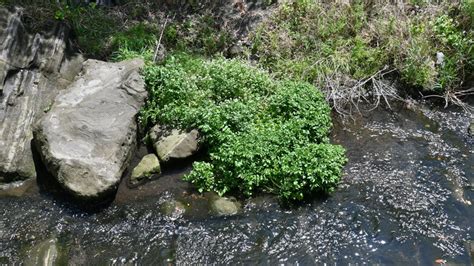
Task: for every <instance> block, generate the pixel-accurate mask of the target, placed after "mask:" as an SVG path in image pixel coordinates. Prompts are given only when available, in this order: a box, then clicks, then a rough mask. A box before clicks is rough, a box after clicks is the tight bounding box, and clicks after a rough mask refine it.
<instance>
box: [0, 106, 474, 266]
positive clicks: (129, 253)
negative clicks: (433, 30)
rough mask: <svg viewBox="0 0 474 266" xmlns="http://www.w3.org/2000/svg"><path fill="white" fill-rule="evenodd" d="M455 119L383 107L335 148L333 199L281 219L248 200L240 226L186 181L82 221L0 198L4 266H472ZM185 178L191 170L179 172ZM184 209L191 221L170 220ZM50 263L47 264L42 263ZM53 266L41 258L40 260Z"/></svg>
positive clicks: (463, 136)
mask: <svg viewBox="0 0 474 266" xmlns="http://www.w3.org/2000/svg"><path fill="white" fill-rule="evenodd" d="M469 121H470V118H469V117H468V116H467V115H466V114H465V113H463V112H461V111H459V110H438V109H430V108H428V107H423V106H422V107H419V108H417V109H416V110H408V109H405V108H403V107H398V108H394V110H392V111H387V110H385V109H383V108H380V109H378V110H376V111H374V112H371V113H368V114H364V115H360V116H358V117H356V119H355V121H348V122H346V123H345V124H343V123H341V122H340V121H336V122H335V128H334V131H333V136H332V137H333V140H334V142H336V143H340V144H342V145H344V146H345V147H346V149H347V155H348V157H349V163H348V164H347V165H346V168H345V173H344V176H343V179H342V181H341V183H340V186H339V187H338V189H337V190H336V192H335V193H333V194H332V195H331V196H330V197H327V198H324V199H317V200H314V201H312V202H308V203H305V204H302V205H300V206H296V207H291V208H283V207H281V206H280V205H279V204H278V202H277V200H276V199H275V198H274V197H271V196H259V197H256V198H253V199H250V200H242V202H241V203H242V205H243V208H242V210H241V211H240V212H239V213H238V214H237V215H234V216H224V217H222V216H217V215H214V214H212V213H210V212H209V209H208V199H209V196H208V195H203V196H201V195H199V194H196V193H193V190H192V188H191V187H190V186H189V185H188V184H186V183H185V182H182V181H180V179H179V176H180V175H182V171H178V172H173V171H168V172H167V173H166V174H165V175H164V176H163V177H161V178H159V179H157V180H155V181H152V182H149V183H147V184H145V185H143V186H141V187H138V188H135V189H128V188H127V187H126V186H125V185H124V184H122V185H121V187H120V188H119V191H118V194H117V197H116V198H115V200H114V202H112V204H111V205H110V206H108V207H106V208H104V209H101V210H100V211H97V212H92V213H91V212H85V211H81V210H80V209H78V208H76V207H74V206H71V205H69V204H67V203H66V202H65V201H61V200H59V199H57V197H53V196H51V195H49V194H48V193H45V192H43V191H42V190H41V189H39V188H38V186H37V185H36V184H32V185H30V187H29V188H28V190H27V191H26V192H25V193H24V195H23V196H21V197H15V196H1V197H0V264H2V263H5V264H11V263H15V262H32V261H33V263H34V262H37V260H36V261H35V259H37V258H35V256H39V257H41V259H42V260H44V261H47V260H48V259H50V258H51V257H54V258H55V259H56V261H57V262H60V263H66V262H69V263H75V264H101V265H102V264H114V265H119V264H136V263H137V264H153V265H155V264H175V263H176V264H189V263H216V262H219V263H232V264H236V263H239V264H256V263H259V264H273V263H277V262H280V263H291V264H295V263H299V264H314V263H316V264H317V263H322V262H326V263H331V264H333V263H339V264H347V263H357V264H365V263H367V264H374V263H381V264H408V265H412V264H428V265H433V264H435V261H436V260H439V259H443V260H446V261H447V263H448V264H460V265H470V264H473V257H472V256H473V255H474V254H473V252H474V251H473V246H474V243H473V242H471V239H472V236H473V233H474V232H473V228H472V226H473V225H474V222H473V221H474V210H473V205H471V202H472V203H474V190H473V186H474V169H473V168H474V151H473V149H472V148H473V143H474V142H473V140H472V139H471V138H470V137H469V136H468V134H467V125H468V123H469ZM186 170H189V167H188V168H185V169H184V171H186ZM173 200H178V201H180V202H182V203H183V205H184V206H185V208H186V211H185V212H184V213H183V212H182V211H176V210H177V209H176V210H172V211H171V212H166V211H164V208H163V206H164V204H166V203H167V202H168V203H169V202H173ZM45 254H46V255H45ZM45 257H46V258H45Z"/></svg>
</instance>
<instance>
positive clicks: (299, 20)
mask: <svg viewBox="0 0 474 266" xmlns="http://www.w3.org/2000/svg"><path fill="white" fill-rule="evenodd" d="M420 3H421V2H420ZM420 3H418V4H420ZM472 9H473V3H472V1H471V0H469V1H468V0H466V1H463V2H457V3H453V4H446V3H441V4H428V3H424V2H423V4H422V5H421V6H415V5H409V4H404V5H403V6H401V7H400V6H397V5H394V4H383V5H382V4H380V5H376V4H372V5H369V4H364V3H363V2H362V1H359V2H358V1H355V2H353V4H351V5H347V4H340V3H339V4H338V3H332V4H325V3H322V2H319V1H303V0H297V1H291V2H290V3H286V4H283V5H281V6H280V7H279V9H278V11H277V12H276V13H275V14H274V15H273V16H272V17H271V18H269V19H268V20H267V21H266V22H265V23H263V24H262V25H261V26H260V28H259V29H258V30H257V31H255V32H254V33H253V34H252V36H251V38H252V40H253V46H252V47H251V49H250V51H249V53H250V54H251V56H252V57H253V58H256V59H257V61H258V62H259V63H260V64H261V65H263V66H264V67H265V68H267V69H269V70H270V71H272V72H273V73H274V74H275V75H276V76H280V77H283V76H288V75H289V76H291V77H292V78H295V79H301V80H304V81H308V82H311V83H313V84H315V85H317V86H320V87H324V86H325V82H326V80H327V79H328V78H329V79H334V78H335V77H341V76H343V77H346V79H352V80H354V81H358V80H363V79H366V78H368V77H371V76H372V75H374V74H375V73H377V72H378V71H380V70H381V69H383V68H384V67H388V68H390V69H395V70H396V71H397V73H398V74H399V77H400V79H401V80H402V81H404V82H405V84H406V85H407V87H410V88H414V89H417V90H424V91H431V92H437V93H443V92H445V91H449V90H453V89H458V88H461V87H462V85H463V81H464V80H465V79H466V73H467V72H469V71H470V70H472V68H473V59H474V55H473V51H472V50H473V48H472V47H473V43H474V38H473V36H474V32H473V28H472V27H471V26H472ZM441 53H442V55H443V56H444V61H443V62H442V63H441V62H437V54H441Z"/></svg>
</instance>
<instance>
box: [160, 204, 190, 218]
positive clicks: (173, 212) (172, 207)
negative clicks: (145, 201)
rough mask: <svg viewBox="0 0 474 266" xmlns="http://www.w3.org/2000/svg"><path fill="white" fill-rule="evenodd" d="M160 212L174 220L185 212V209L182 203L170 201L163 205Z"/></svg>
mask: <svg viewBox="0 0 474 266" xmlns="http://www.w3.org/2000/svg"><path fill="white" fill-rule="evenodd" d="M160 210H161V212H162V213H163V214H164V215H166V216H169V217H171V218H174V219H176V218H179V217H180V216H182V215H183V214H184V213H185V212H186V207H185V206H184V204H183V203H182V202H179V201H176V200H171V201H167V202H165V203H163V204H162V205H161V206H160Z"/></svg>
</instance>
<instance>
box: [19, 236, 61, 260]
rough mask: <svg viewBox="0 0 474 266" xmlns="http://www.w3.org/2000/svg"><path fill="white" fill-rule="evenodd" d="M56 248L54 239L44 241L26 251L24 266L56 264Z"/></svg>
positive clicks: (57, 254) (57, 255)
mask: <svg viewBox="0 0 474 266" xmlns="http://www.w3.org/2000/svg"><path fill="white" fill-rule="evenodd" d="M58 257H59V253H58V247H57V243H56V239H48V240H45V241H43V242H41V243H39V244H38V245H36V246H34V247H33V248H31V250H29V251H28V257H27V259H26V261H25V265H42V266H52V265H56V264H57V262H58Z"/></svg>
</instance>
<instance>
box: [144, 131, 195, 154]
mask: <svg viewBox="0 0 474 266" xmlns="http://www.w3.org/2000/svg"><path fill="white" fill-rule="evenodd" d="M150 139H151V141H152V142H153V147H154V148H155V151H156V153H157V154H158V157H159V158H160V160H161V161H162V162H168V161H170V160H174V159H185V158H187V157H189V156H191V155H194V154H195V153H196V152H197V151H198V148H199V146H198V143H199V132H198V131H197V130H191V131H190V132H182V131H180V130H177V129H172V130H165V129H163V128H162V127H161V126H159V125H156V126H155V127H153V128H152V129H151V131H150Z"/></svg>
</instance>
